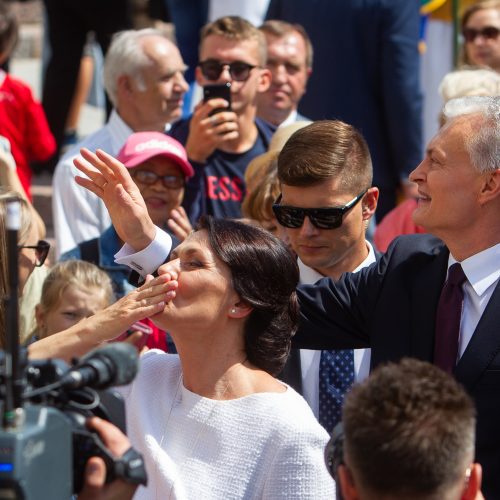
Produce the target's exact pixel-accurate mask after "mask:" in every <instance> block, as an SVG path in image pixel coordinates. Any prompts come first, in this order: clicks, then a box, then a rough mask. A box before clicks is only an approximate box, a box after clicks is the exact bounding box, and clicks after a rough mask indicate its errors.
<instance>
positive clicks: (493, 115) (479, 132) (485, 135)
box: [443, 96, 500, 172]
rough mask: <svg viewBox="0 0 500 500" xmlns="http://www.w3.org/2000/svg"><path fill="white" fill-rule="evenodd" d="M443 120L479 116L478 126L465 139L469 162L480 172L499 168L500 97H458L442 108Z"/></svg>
mask: <svg viewBox="0 0 500 500" xmlns="http://www.w3.org/2000/svg"><path fill="white" fill-rule="evenodd" d="M443 114H444V115H445V117H446V120H447V121H448V120H450V119H453V118H457V117H460V116H465V115H479V116H480V117H481V118H482V120H481V121H480V124H479V127H478V128H477V129H476V130H474V133H473V134H471V135H470V136H469V137H467V138H466V140H465V148H466V149H467V152H468V153H469V156H470V160H471V163H472V165H473V166H474V167H475V168H477V169H478V170H479V171H480V172H493V171H494V170H497V169H500V96H472V97H460V98H459V99H452V100H451V101H448V102H447V103H446V105H445V107H444V109H443Z"/></svg>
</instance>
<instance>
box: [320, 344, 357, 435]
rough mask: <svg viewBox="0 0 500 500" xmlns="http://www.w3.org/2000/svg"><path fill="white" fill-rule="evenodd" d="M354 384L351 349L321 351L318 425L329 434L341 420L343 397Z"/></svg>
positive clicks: (352, 353)
mask: <svg viewBox="0 0 500 500" xmlns="http://www.w3.org/2000/svg"><path fill="white" fill-rule="evenodd" d="M353 382H354V352H353V350H352V349H343V350H337V351H321V358H320V363H319V423H320V424H321V425H322V426H323V427H324V428H325V429H326V431H327V432H328V433H329V434H331V432H332V430H333V428H334V427H335V426H336V425H337V424H338V423H339V422H340V421H341V419H342V404H343V403H344V396H345V394H346V392H347V391H348V390H349V389H350V388H351V386H352V384H353Z"/></svg>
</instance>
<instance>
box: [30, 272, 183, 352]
mask: <svg viewBox="0 0 500 500" xmlns="http://www.w3.org/2000/svg"><path fill="white" fill-rule="evenodd" d="M172 279H174V280H175V279H177V277H176V276H175V277H174V278H171V275H170V274H169V273H168V270H167V272H163V273H162V275H161V276H159V277H158V278H155V279H152V278H151V277H150V278H149V279H148V280H147V281H146V283H145V284H144V285H142V286H141V287H140V288H137V289H136V290H133V291H132V292H130V293H129V294H128V295H126V296H125V297H122V298H121V299H120V300H118V301H117V302H115V303H114V304H112V305H110V306H109V307H107V308H106V309H103V310H101V311H98V312H97V313H96V314H94V315H93V316H89V317H88V318H85V319H83V320H82V321H80V322H79V323H77V324H76V325H73V326H72V327H71V328H68V329H67V330H64V331H62V332H59V333H55V334H54V335H50V336H49V337H46V338H44V339H41V340H38V341H37V342H34V343H33V344H31V345H30V346H29V347H28V354H29V357H30V358H31V359H33V358H35V359H44V358H60V359H63V360H65V361H70V360H71V359H72V358H73V357H75V356H76V357H79V356H82V355H84V354H86V353H87V352H88V351H90V350H92V349H94V348H96V347H98V346H99V345H100V344H102V343H103V342H107V341H109V340H112V339H114V338H116V337H117V336H119V335H120V334H121V333H123V332H124V331H126V330H127V329H128V328H129V327H130V326H131V325H132V324H133V323H135V322H136V321H138V320H141V319H144V318H146V317H150V316H154V315H155V314H157V313H159V312H161V311H162V310H163V308H164V307H165V303H166V302H168V301H170V300H171V299H172V298H173V297H174V296H175V289H176V288H177V282H176V281H172Z"/></svg>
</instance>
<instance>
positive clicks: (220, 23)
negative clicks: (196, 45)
mask: <svg viewBox="0 0 500 500" xmlns="http://www.w3.org/2000/svg"><path fill="white" fill-rule="evenodd" d="M211 35H217V36H222V37H224V38H227V39H229V40H238V41H242V40H255V41H256V42H257V45H258V51H259V64H260V65H261V66H264V65H265V64H266V62H267V43H266V38H265V37H264V34H263V33H262V32H261V31H259V30H258V29H257V28H256V27H255V26H254V25H253V24H252V23H251V22H249V21H247V20H246V19H243V18H242V17H239V16H225V17H220V18H219V19H216V20H215V21H213V22H211V23H208V24H206V25H205V26H204V27H203V28H202V29H201V34H200V48H201V46H202V45H203V42H204V40H205V38H207V37H208V36H211Z"/></svg>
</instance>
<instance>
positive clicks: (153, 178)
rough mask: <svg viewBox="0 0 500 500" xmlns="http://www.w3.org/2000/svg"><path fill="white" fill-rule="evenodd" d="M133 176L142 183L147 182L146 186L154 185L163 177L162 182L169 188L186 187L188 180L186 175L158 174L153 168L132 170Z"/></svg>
mask: <svg viewBox="0 0 500 500" xmlns="http://www.w3.org/2000/svg"><path fill="white" fill-rule="evenodd" d="M131 174H132V177H133V178H134V179H136V180H137V181H138V182H140V183H141V184H146V186H152V185H153V184H156V182H158V179H161V182H162V184H163V185H164V186H165V187H166V188H167V189H180V188H181V187H184V185H185V184H186V181H185V180H184V177H179V176H178V175H158V174H155V173H154V172H151V170H134V169H133V170H131Z"/></svg>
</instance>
